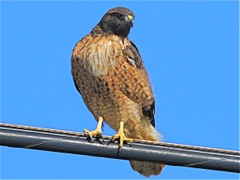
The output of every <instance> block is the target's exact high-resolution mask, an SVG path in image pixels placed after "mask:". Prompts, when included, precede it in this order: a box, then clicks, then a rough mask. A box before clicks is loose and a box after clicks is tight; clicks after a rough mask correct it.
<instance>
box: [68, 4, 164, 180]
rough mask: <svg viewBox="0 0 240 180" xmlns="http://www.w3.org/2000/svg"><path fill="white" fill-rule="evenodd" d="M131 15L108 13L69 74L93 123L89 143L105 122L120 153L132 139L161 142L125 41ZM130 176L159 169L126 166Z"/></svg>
mask: <svg viewBox="0 0 240 180" xmlns="http://www.w3.org/2000/svg"><path fill="white" fill-rule="evenodd" d="M134 19H135V15H134V13H133V12H132V11H131V10H130V9H128V8H126V7H114V8H112V9H110V10H108V11H107V12H106V13H105V14H104V16H103V17H102V18H101V20H100V21H99V23H98V24H97V25H96V26H95V27H94V28H93V29H92V30H91V31H90V32H89V33H88V34H87V35H86V36H84V37H83V38H82V39H81V40H80V41H78V42H77V43H76V44H75V46H74V48H73V51H72V56H71V73H72V77H73V82H74V84H75V87H76V89H77V91H78V92H79V93H80V95H81V97H82V99H83V101H84V103H85V104H86V106H87V108H88V109H89V111H90V112H91V113H92V114H93V116H94V118H95V120H96V121H97V127H96V129H95V130H93V131H89V130H88V129H84V134H85V135H87V136H88V137H90V138H91V139H92V138H93V137H98V136H102V127H103V122H104V123H107V124H108V125H109V126H110V127H111V128H112V129H114V130H115V131H116V134H115V135H114V136H113V137H112V140H113V141H115V140H118V141H119V147H122V146H123V144H124V143H128V142H133V139H140V140H150V141H160V137H161V135H160V134H159V133H158V131H157V130H156V129H155V119H154V114H155V99H154V95H153V91H152V87H151V84H150V80H149V77H148V74H147V71H146V69H145V67H144V64H143V60H142V58H141V55H140V53H139V50H138V48H137V46H136V45H135V44H134V43H133V42H132V41H131V40H130V39H129V37H128V35H129V33H130V29H131V28H132V27H133V24H134ZM130 164H131V167H132V168H133V170H135V171H137V172H139V173H140V174H141V175H143V176H146V177H149V176H151V175H159V174H160V173H161V171H162V169H163V168H164V164H162V163H154V162H142V161H136V160H130Z"/></svg>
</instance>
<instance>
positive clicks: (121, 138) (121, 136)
mask: <svg viewBox="0 0 240 180" xmlns="http://www.w3.org/2000/svg"><path fill="white" fill-rule="evenodd" d="M123 125H124V123H123V122H120V127H119V129H118V132H117V133H116V134H115V135H114V136H113V137H112V138H111V140H110V142H111V141H115V140H117V139H119V147H122V146H123V142H133V139H131V138H127V137H126V136H125V134H124V132H123Z"/></svg>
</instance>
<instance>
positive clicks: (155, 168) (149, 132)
mask: <svg viewBox="0 0 240 180" xmlns="http://www.w3.org/2000/svg"><path fill="white" fill-rule="evenodd" d="M161 138H162V136H161V135H160V134H159V133H158V132H157V130H156V129H155V128H154V127H153V126H152V125H150V124H149V125H148V126H144V127H141V128H140V129H139V134H138V139H144V140H151V141H160V140H161ZM130 164H131V166H132V168H133V170H134V171H137V172H139V173H140V174H142V175H143V176H146V177H149V176H151V175H159V174H160V173H161V172H162V169H163V168H164V164H160V163H153V162H146V161H135V160H130Z"/></svg>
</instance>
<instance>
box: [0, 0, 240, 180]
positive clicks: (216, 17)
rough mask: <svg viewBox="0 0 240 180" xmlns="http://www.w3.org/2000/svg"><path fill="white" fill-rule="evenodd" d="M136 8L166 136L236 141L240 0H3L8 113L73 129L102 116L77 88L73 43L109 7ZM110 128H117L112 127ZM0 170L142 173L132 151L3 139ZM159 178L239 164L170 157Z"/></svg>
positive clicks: (138, 34) (234, 145) (207, 173)
mask: <svg viewBox="0 0 240 180" xmlns="http://www.w3.org/2000/svg"><path fill="white" fill-rule="evenodd" d="M116 6H125V7H128V8H130V9H131V10H132V11H134V12H135V15H136V18H135V25H134V28H133V29H132V30H131V33H130V39H131V40H133V41H134V42H135V44H136V45H137V46H138V48H139V50H140V52H141V55H142V58H143V60H144V63H145V66H146V68H147V70H148V74H149V76H150V79H151V83H152V86H153V90H154V94H155V98H156V128H157V130H158V131H159V132H161V134H163V136H164V141H166V142H172V143H181V144H189V145H199V146H207V147H215V148H223V149H232V150H238V148H239V137H238V133H239V121H238V115H239V112H238V110H239V105H238V99H239V98H238V85H239V79H238V72H239V69H238V68H239V62H238V60H239V57H238V55H239V34H238V31H239V29H238V28H239V24H238V23H239V20H238V11H239V9H238V7H239V6H238V2H237V1H204V2H203V1H202V2H201V1H197V2H194V1H181V2H176V1H171V2H167V1H159V2H157V1H155V2H140V1H139V2H137V1H135V2H121V1H115V2H111V1H109V2H93V1H85V2H81V1H77V2H74V1H72V2H71V1H69V2H68V1H65V2H60V1H59V2H57V1H56V2H44V1H42V2H29V1H26V2H23V1H22V2H16V1H10V2H8V1H2V2H1V122H4V123H14V124H22V125H30V126H39V127H46V128H55V129H62V130H71V131H82V130H83V129H84V128H88V129H94V128H95V126H96V122H95V120H94V119H93V116H92V115H91V114H90V112H89V111H88V110H87V108H86V107H85V105H84V103H83V101H82V99H81V97H80V95H79V94H78V92H77V91H76V89H75V87H74V84H73V81H72V77H71V73H70V69H71V66H70V58H71V52H72V49H73V47H74V45H75V43H76V42H77V41H78V40H80V39H81V38H82V37H83V36H84V35H86V34H87V33H88V32H90V30H91V28H93V27H94V26H95V25H96V24H97V23H98V22H99V20H100V18H101V17H102V16H103V14H104V13H105V12H106V11H107V10H108V9H110V8H112V7H116ZM104 134H105V135H113V134H114V131H112V130H111V129H110V128H109V127H107V126H106V127H105V129H104ZM1 178H3V179H7V178H14V179H17V178H22V179H26V178H35V179H37V178H52V179H54V178H65V179H74V178H77V179H81V178H89V179H90V178H95V179H96V178H121V179H122V178H130V179H134V178H138V179H141V178H144V177H142V176H140V175H139V174H138V173H136V172H133V171H132V169H131V167H130V165H129V163H128V161H124V160H115V159H107V158H100V157H90V156H83V155H72V154H64V153H54V152H45V151H38V150H27V149H18V148H8V147H1ZM152 178H162V179H170V178H171V179H174V178H175V179H181V178H184V179H185V178H191V179H195V178H198V179H202V178H208V179H213V178H215V179H224V178H228V179H234V178H238V174H234V173H228V172H220V171H211V170H202V169H194V168H184V167H173V166H166V168H165V169H164V171H163V173H162V175H161V176H157V177H152Z"/></svg>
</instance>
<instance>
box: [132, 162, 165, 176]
mask: <svg viewBox="0 0 240 180" xmlns="http://www.w3.org/2000/svg"><path fill="white" fill-rule="evenodd" d="M130 164H131V166H132V168H133V170H134V171H137V172H139V173H140V174H141V175H143V176H146V177H149V176H151V175H155V176H157V175H159V174H160V173H161V172H162V169H163V168H164V164H158V163H152V162H143V161H133V160H131V161H130Z"/></svg>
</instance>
